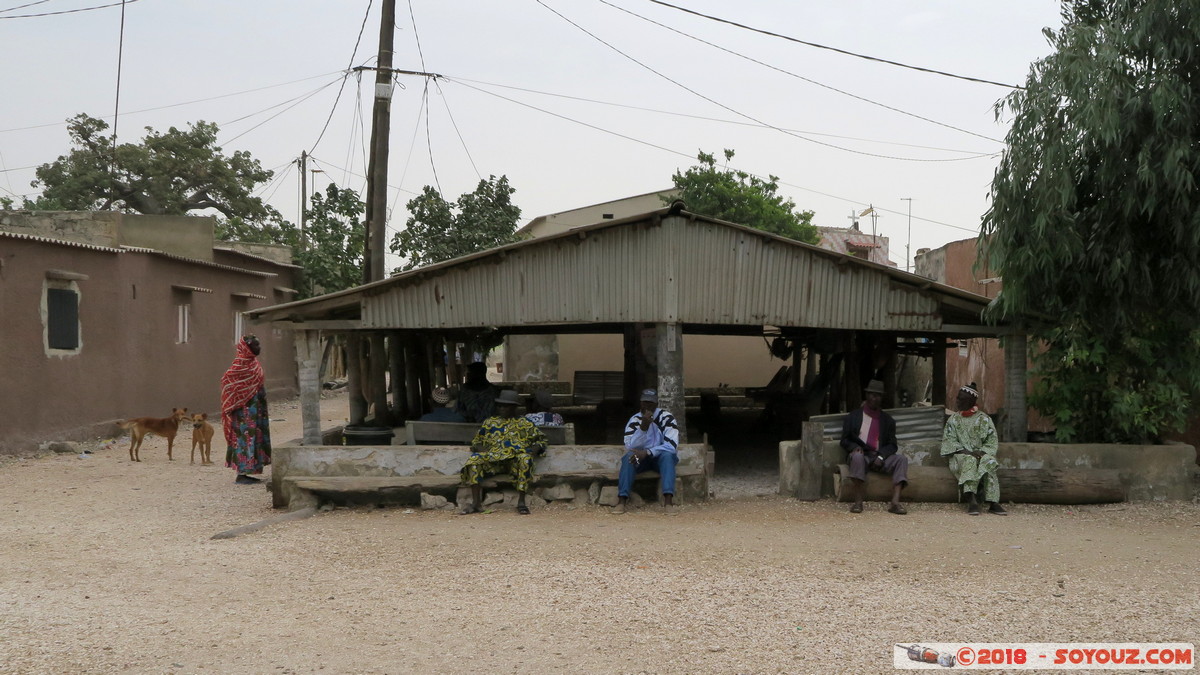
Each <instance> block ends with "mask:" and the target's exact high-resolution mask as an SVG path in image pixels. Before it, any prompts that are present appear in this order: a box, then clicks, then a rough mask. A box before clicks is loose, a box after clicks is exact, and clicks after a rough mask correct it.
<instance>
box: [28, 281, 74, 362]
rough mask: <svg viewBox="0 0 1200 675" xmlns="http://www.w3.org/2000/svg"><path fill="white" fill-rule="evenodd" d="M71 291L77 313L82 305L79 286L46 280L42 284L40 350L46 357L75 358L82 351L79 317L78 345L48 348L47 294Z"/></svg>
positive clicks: (66, 282)
mask: <svg viewBox="0 0 1200 675" xmlns="http://www.w3.org/2000/svg"><path fill="white" fill-rule="evenodd" d="M52 288H53V289H56V290H63V291H71V292H73V293H75V307H76V311H77V312H78V311H79V310H80V308H81V307H82V305H83V294H82V293H80V292H79V284H78V283H76V282H75V281H74V280H68V279H56V278H47V279H46V280H45V281H44V282H43V283H42V302H41V307H40V308H39V309H40V310H41V315H42V349H44V350H45V352H46V355H47V356H75V355H76V354H78V353H80V352H81V351H83V318H82V317H80V318H79V321H78V325H77V326H76V330H77V331H79V333H78V345H79V346H77V347H76V348H75V349H53V348H51V347H50V301H49V296H50V294H49V293H48V292H47V291H49V290H50V289H52Z"/></svg>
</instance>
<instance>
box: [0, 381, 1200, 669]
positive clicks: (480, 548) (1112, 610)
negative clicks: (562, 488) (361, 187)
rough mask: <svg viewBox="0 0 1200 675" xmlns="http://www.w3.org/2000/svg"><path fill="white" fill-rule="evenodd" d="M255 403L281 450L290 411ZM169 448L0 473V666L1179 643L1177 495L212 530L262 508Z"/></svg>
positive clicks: (443, 517) (398, 519)
mask: <svg viewBox="0 0 1200 675" xmlns="http://www.w3.org/2000/svg"><path fill="white" fill-rule="evenodd" d="M323 411H324V413H325V417H326V419H327V420H341V419H344V415H345V402H344V397H338V398H334V399H330V400H327V401H326V402H325V403H324V404H323ZM272 414H273V415H274V416H275V417H276V418H278V419H279V420H280V421H277V422H275V423H274V426H273V431H274V436H275V437H276V438H279V439H283V438H293V437H296V436H298V435H299V428H300V427H299V422H300V421H299V412H298V410H297V408H296V405H295V403H294V402H291V403H283V404H280V405H276V406H274V407H273V408H272ZM219 438H220V436H219V431H218V439H219ZM181 440H182V446H183V447H184V449H185V450H184V451H180V450H179V449H178V448H177V450H176V460H175V461H174V462H170V463H168V462H167V459H166V451H165V447H166V446H165V442H163V441H162V440H161V439H148V440H147V442H146V446H145V447H144V448H143V450H142V457H143V461H142V462H141V463H140V464H133V463H131V462H129V460H128V455H127V453H126V448H127V446H128V440H127V437H126V438H125V439H120V440H119V441H118V442H117V443H115V444H112V443H109V444H106V443H96V444H93V446H92V447H93V448H94V452H93V454H91V455H87V456H84V457H79V456H76V455H55V456H47V457H40V458H34V459H26V460H13V459H7V460H3V461H0V509H3V512H4V513H5V517H4V518H3V519H0V541H3V542H4V546H3V548H2V549H0V570H3V574H2V575H0V672H4V673H11V672H19V673H73V672H97V673H117V672H120V673H127V672H132V673H311V672H323V673H407V672H421V673H425V672H439V673H459V672H462V673H466V672H485V673H552V672H564V671H570V672H582V673H660V672H662V673H826V672H845V673H870V672H893V671H892V665H891V647H892V645H893V644H895V643H901V642H903V643H912V642H1109V641H1114V642H1142V641H1145V642H1167V641H1170V642H1192V643H1200V627H1198V625H1197V622H1196V620H1197V617H1200V580H1198V579H1197V575H1196V571H1197V563H1196V558H1197V550H1198V548H1197V546H1196V541H1197V536H1198V535H1200V517H1198V516H1200V506H1197V505H1195V504H1191V503H1165V504H1121V505H1110V506H1095V507H1053V506H1024V505H1018V506H1015V507H1013V508H1012V509H1011V511H1012V515H1011V516H1009V517H1007V518H998V517H992V516H988V515H986V514H985V515H983V516H980V517H976V518H970V517H967V516H966V515H965V514H963V513H962V511H961V510H960V509H959V508H956V507H952V506H950V505H927V504H916V505H912V506H910V515H908V516H904V517H898V516H893V515H890V514H887V513H885V512H884V510H883V507H882V505H879V504H872V505H868V509H867V512H866V513H864V514H862V515H857V516H855V515H851V514H849V513H847V512H846V510H845V506H844V505H837V504H833V503H832V502H829V501H825V502H816V503H803V502H797V501H795V500H791V499H783V498H780V497H777V496H774V495H757V496H744V495H746V494H747V493H750V494H752V493H755V492H762V491H764V489H769V487H770V480H769V477H764V476H762V475H746V476H740V477H733V478H728V479H722V481H723V482H721V483H718V486H717V490H716V492H717V494H718V499H716V500H713V501H710V502H707V503H704V504H692V505H687V506H685V507H683V508H682V509H681V510H680V512H679V513H678V514H676V515H673V516H666V515H663V514H662V513H661V512H659V510H658V509H657V508H656V507H654V506H648V507H646V508H644V509H641V510H638V511H635V512H633V513H630V514H628V515H625V516H613V515H611V514H609V513H607V511H606V510H604V509H601V508H599V507H572V506H567V505H561V503H556V504H553V505H551V506H548V507H545V508H543V509H536V510H535V511H534V514H533V515H532V516H529V517H518V516H517V515H516V514H515V513H513V512H511V511H508V510H501V511H497V512H494V513H487V514H481V515H473V516H466V517H461V516H455V515H452V514H450V513H446V512H432V511H430V512H422V511H419V510H413V509H404V508H387V509H336V510H334V511H330V512H326V513H320V514H318V515H317V516H315V517H313V518H309V519H307V520H301V521H296V522H290V523H285V524H280V525H276V526H273V527H269V528H267V529H265V530H262V531H259V532H256V533H253V534H249V535H245V536H242V537H238V538H235V539H229V540H219V541H214V540H211V539H210V537H211V536H212V535H213V534H214V533H216V532H219V531H221V530H225V529H228V528H231V527H235V526H238V525H244V524H247V523H250V522H254V521H257V520H259V519H262V518H266V517H269V516H271V515H273V512H272V511H271V509H270V506H269V499H268V495H267V493H266V491H265V490H264V489H263V488H262V487H261V486H242V485H235V484H234V483H233V472H232V471H231V470H229V469H226V468H224V467H223V466H220V465H217V466H211V467H204V466H200V465H189V464H188V461H187V454H188V453H187V452H186V449H187V448H189V447H190V432H188V431H185V432H184V433H183V435H182V436H181ZM214 445H218V444H214ZM214 454H215V455H223V450H222V448H220V447H218V449H217V452H216V453H214ZM180 458H182V461H181V460H180ZM719 466H720V465H718V471H719V470H720V468H719ZM764 486H766V488H764ZM739 494H741V495H743V496H737V495H739Z"/></svg>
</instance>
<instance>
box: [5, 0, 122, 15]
mask: <svg viewBox="0 0 1200 675" xmlns="http://www.w3.org/2000/svg"><path fill="white" fill-rule="evenodd" d="M139 1H140V0H121V2H114V3H112V4H108V5H96V6H95V7H80V8H79V9H64V10H62V11H61V12H42V13H41V14H18V15H16V16H0V19H31V18H33V17H35V16H55V15H57V14H74V13H76V12H90V11H92V10H93V9H107V8H109V7H116V6H118V5H122V6H124V5H125V4H133V3H135V2H139ZM33 4H37V3H33ZM25 6H26V7H28V6H29V5H25ZM12 9H17V8H16V7H13V8H12Z"/></svg>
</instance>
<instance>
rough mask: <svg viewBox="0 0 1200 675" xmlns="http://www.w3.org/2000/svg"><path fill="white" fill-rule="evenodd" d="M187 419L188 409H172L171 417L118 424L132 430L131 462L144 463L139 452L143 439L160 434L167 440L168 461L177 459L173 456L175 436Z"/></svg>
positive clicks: (142, 418) (130, 435)
mask: <svg viewBox="0 0 1200 675" xmlns="http://www.w3.org/2000/svg"><path fill="white" fill-rule="evenodd" d="M185 419H187V408H171V416H170V417H138V418H135V419H131V420H125V421H124V422H117V424H118V425H120V427H121V428H122V429H132V431H130V432H129V461H131V462H140V461H142V460H141V457H139V456H138V455H139V453H138V451H139V450H141V448H142V439H144V438H145V437H146V434H158V435H159V436H162V437H163V438H165V439H167V459H168V460H172V459H175V458H174V457H173V456H172V455H171V452H172V450H174V448H175V434H176V433H178V432H179V425H180V423H181V422H183V421H184V420H185Z"/></svg>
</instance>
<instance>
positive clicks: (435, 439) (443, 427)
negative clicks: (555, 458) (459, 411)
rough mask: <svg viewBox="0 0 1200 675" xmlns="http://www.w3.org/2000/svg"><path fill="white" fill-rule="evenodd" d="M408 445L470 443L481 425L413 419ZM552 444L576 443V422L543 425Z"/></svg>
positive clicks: (408, 433)
mask: <svg viewBox="0 0 1200 675" xmlns="http://www.w3.org/2000/svg"><path fill="white" fill-rule="evenodd" d="M404 429H405V435H406V439H407V440H406V444H407V445H470V444H471V440H472V439H474V438H475V434H476V433H478V432H479V425H478V424H475V423H473V422H421V421H420V420H412V421H410V422H407V423H406V424H405V425H404ZM541 430H542V433H543V434H545V435H546V440H547V441H549V442H550V445H575V424H574V423H572V422H568V423H567V424H564V425H562V426H561V427H541Z"/></svg>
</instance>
